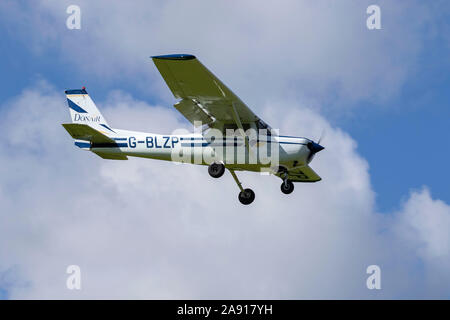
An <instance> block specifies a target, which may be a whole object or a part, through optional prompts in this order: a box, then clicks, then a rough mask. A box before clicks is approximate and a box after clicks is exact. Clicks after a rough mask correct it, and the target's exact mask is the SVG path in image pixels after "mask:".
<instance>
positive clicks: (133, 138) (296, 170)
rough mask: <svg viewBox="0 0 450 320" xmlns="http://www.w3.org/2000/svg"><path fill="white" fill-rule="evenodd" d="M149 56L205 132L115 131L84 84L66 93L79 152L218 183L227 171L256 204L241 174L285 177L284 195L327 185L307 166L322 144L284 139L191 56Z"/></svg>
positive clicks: (244, 198) (242, 197)
mask: <svg viewBox="0 0 450 320" xmlns="http://www.w3.org/2000/svg"><path fill="white" fill-rule="evenodd" d="M151 58H152V59H153V62H154V63H155V65H156V67H157V68H158V70H159V72H160V73H161V75H162V77H163V78H164V80H165V82H166V84H167V85H168V87H169V89H170V90H171V91H172V93H173V95H174V96H175V98H176V99H179V101H178V102H177V103H175V105H174V107H175V108H176V109H177V110H178V111H179V112H181V114H182V115H183V116H184V117H186V119H187V120H189V121H190V122H191V123H193V124H194V128H200V130H197V131H199V132H195V130H194V133H186V134H170V135H161V134H154V133H146V132H136V131H129V130H122V129H116V128H112V127H110V126H109V125H108V123H107V122H106V120H105V119H104V118H103V116H102V114H101V113H100V111H99V110H98V109H97V107H96V106H95V104H94V102H93V101H92V99H91V98H90V97H89V95H88V93H87V91H86V88H85V87H83V88H82V89H75V90H66V91H65V93H66V96H67V102H68V104H69V110H70V115H71V118H72V123H64V124H63V126H64V128H65V129H66V130H67V132H69V134H70V135H71V136H72V137H73V138H74V139H75V145H76V146H77V147H79V148H81V149H83V150H89V151H92V152H93V153H95V154H96V155H98V156H100V157H102V158H104V159H113V160H127V159H128V157H129V156H131V157H142V158H150V159H159V160H168V161H178V162H187V163H194V164H201V165H207V166H208V172H209V174H210V175H211V177H213V178H219V177H221V176H222V175H223V174H224V172H225V171H226V170H228V171H229V172H230V173H231V175H232V177H233V178H234V180H235V182H236V184H237V185H238V187H239V189H240V192H239V197H238V198H239V201H240V202H241V203H242V204H245V205H248V204H250V203H252V202H253V200H254V199H255V193H254V192H253V190H251V189H248V188H246V189H244V188H243V187H242V184H241V182H240V181H239V179H238V177H237V175H236V173H235V171H239V170H246V171H266V172H269V173H272V174H274V175H276V176H278V177H279V178H281V179H282V180H283V182H282V183H281V191H282V192H283V193H285V194H289V193H291V192H292V191H293V190H294V184H293V182H316V181H320V180H321V178H320V177H319V175H317V174H316V173H315V172H314V171H313V169H311V167H310V166H309V163H310V162H311V160H312V159H313V157H314V155H315V154H316V153H317V152H319V151H321V150H323V149H324V147H322V146H321V145H320V139H319V141H318V142H314V141H313V140H311V139H307V138H302V137H293V136H281V135H278V132H277V130H274V129H272V128H271V127H269V126H268V125H267V124H266V123H265V122H264V121H262V120H261V119H260V118H259V117H258V116H256V115H255V114H254V113H253V112H252V111H251V110H250V108H249V107H248V106H247V105H245V103H243V102H242V101H241V99H239V97H237V96H236V95H235V94H234V93H233V92H232V91H231V90H230V89H229V88H228V87H227V86H225V85H224V84H223V83H222V82H221V81H220V80H219V79H218V78H217V77H216V76H214V75H213V74H212V73H211V72H210V71H209V70H208V69H207V68H206V67H205V66H204V65H203V64H202V63H201V62H200V61H199V60H198V59H197V58H196V57H195V56H193V55H189V54H171V55H162V56H153V57H151Z"/></svg>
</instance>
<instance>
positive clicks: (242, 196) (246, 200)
mask: <svg viewBox="0 0 450 320" xmlns="http://www.w3.org/2000/svg"><path fill="white" fill-rule="evenodd" d="M229 170H230V173H231V175H232V176H233V179H234V181H236V184H237V185H238V187H239V189H240V190H241V192H239V196H238V199H239V201H240V202H241V203H242V204H245V205H248V204H250V203H252V202H253V200H255V193H254V192H253V190H252V189H248V188H247V189H244V188H242V183H241V182H240V181H239V179H238V177H237V176H236V173H235V172H234V170H231V169H229Z"/></svg>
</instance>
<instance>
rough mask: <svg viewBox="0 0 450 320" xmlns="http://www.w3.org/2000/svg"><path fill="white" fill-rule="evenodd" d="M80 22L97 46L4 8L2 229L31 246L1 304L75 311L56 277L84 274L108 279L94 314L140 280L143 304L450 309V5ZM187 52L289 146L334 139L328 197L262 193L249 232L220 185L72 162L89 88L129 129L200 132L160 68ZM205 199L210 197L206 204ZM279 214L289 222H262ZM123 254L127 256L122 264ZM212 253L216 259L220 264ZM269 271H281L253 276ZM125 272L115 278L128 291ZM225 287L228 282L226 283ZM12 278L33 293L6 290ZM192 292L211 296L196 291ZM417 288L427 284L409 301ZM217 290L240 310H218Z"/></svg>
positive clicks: (7, 267)
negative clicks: (72, 131)
mask: <svg viewBox="0 0 450 320" xmlns="http://www.w3.org/2000/svg"><path fill="white" fill-rule="evenodd" d="M74 3H75V2H74ZM76 3H77V4H79V5H80V7H81V10H82V28H81V30H68V29H67V28H66V25H65V22H66V19H67V16H68V15H67V14H66V12H65V9H66V8H67V6H68V5H69V4H72V2H71V1H36V2H33V5H31V4H30V2H27V1H18V2H16V1H3V2H2V3H1V4H0V36H1V39H2V41H1V42H0V49H1V52H2V54H1V59H0V70H1V71H2V76H1V77H0V99H1V102H2V103H1V104H0V110H1V111H2V112H3V113H4V114H5V115H6V116H5V117H4V120H2V121H3V122H0V125H1V126H2V130H3V131H2V132H3V134H4V136H5V137H6V140H5V139H4V141H3V142H2V143H3V144H2V145H1V147H2V148H3V150H8V152H4V153H3V155H2V156H1V157H0V163H1V162H2V161H4V162H5V163H7V164H8V167H6V166H3V169H2V170H4V171H0V175H1V173H2V172H3V173H4V175H3V176H2V179H3V180H0V181H1V183H0V200H1V199H2V197H4V199H9V200H8V201H6V200H5V203H4V204H3V206H4V207H3V208H2V209H3V210H2V211H3V212H11V214H10V215H8V214H5V216H1V215H0V217H1V218H2V219H5V221H7V223H5V224H4V228H5V230H14V231H15V233H14V234H11V235H10V236H9V238H7V240H5V241H3V242H4V243H6V242H8V243H13V244H14V245H13V246H10V247H9V248H4V249H5V250H4V252H5V253H4V255H2V254H3V253H2V251H1V250H0V280H1V281H0V298H5V297H55V296H56V297H69V298H71V297H73V296H70V293H67V292H66V291H61V288H60V287H59V286H58V284H56V283H55V281H54V280H52V279H53V278H52V273H50V272H57V270H59V269H60V268H63V267H61V266H65V265H66V264H67V263H73V260H76V261H80V262H79V263H80V264H83V265H84V266H91V269H90V272H91V281H98V282H95V284H96V285H97V287H98V289H96V290H91V291H88V290H87V291H85V294H86V296H80V297H87V298H92V297H93V298H99V297H100V298H102V297H122V296H120V294H117V295H114V294H112V293H111V287H110V286H111V284H110V283H108V282H107V281H106V280H104V278H107V277H108V276H109V277H115V274H116V273H112V272H113V271H114V272H118V273H120V274H121V272H123V270H132V271H129V272H128V273H130V274H136V278H132V279H128V278H127V276H126V275H122V277H118V279H119V278H120V279H122V278H123V279H125V280H123V281H124V283H127V285H128V284H130V285H129V287H127V288H126V289H124V292H123V294H124V295H126V294H128V295H126V296H127V297H129V296H131V297H152V298H155V297H156V298H161V297H162V298H165V297H168V298H172V297H176V298H192V297H194V298H210V297H212V298H214V297H216V298H222V297H234V296H233V292H236V290H241V291H240V292H242V296H241V297H243V298H248V297H259V298H267V297H269V298H270V297H275V298H278V297H283V298H298V297H301V298H311V297H312V298H323V297H325V298H336V297H339V298H348V297H350V298H355V297H356V298H358V297H363V298H377V297H385V298H392V297H394V298H399V297H400V298H403V297H407V298H408V297H418V298H423V297H437V298H440V297H447V298H448V292H449V291H448V285H447V286H446V285H445V281H443V280H442V279H444V280H445V279H450V274H449V273H448V268H446V266H449V265H450V253H449V252H448V251H449V249H450V248H448V246H449V245H450V244H449V243H448V242H449V241H448V239H449V238H448V234H449V233H448V226H449V222H450V218H449V217H450V210H449V205H448V204H449V202H450V189H449V188H448V180H449V179H450V174H449V170H448V169H447V163H448V162H449V161H448V159H449V151H448V148H447V145H448V143H447V141H448V138H449V136H450V129H449V128H450V127H449V116H450V109H449V104H450V91H449V88H450V59H449V50H450V36H449V34H450V25H449V21H450V10H449V9H450V5H449V4H448V2H447V1H433V2H432V3H431V2H430V3H423V2H422V1H409V2H408V3H406V2H393V1H375V2H373V1H360V2H357V3H355V2H354V1H341V2H339V4H337V2H333V5H330V3H329V1H326V0H323V1H317V2H314V3H311V2H308V1H288V0H286V1H284V5H282V6H277V7H273V8H272V7H270V6H269V5H260V4H259V2H257V1H245V2H243V3H242V5H241V6H240V7H237V6H233V5H231V4H230V3H229V2H227V1H216V2H213V1H199V2H196V3H192V2H189V1H178V2H176V1H167V2H165V3H164V4H160V3H150V2H148V1H136V2H135V3H133V4H132V5H130V4H125V3H115V4H109V3H108V5H105V2H104V1H76ZM373 3H376V4H379V5H380V7H381V12H382V20H381V21H382V30H373V31H369V30H367V28H366V25H365V20H366V18H367V14H366V13H365V10H366V7H367V6H368V5H369V4H373ZM230 22H231V23H230ZM177 52H178V53H192V54H195V55H196V56H197V57H198V58H199V59H200V60H201V61H202V62H203V63H204V64H205V65H206V66H207V67H208V68H209V69H210V70H212V71H213V72H214V73H215V74H216V75H217V76H218V77H219V78H221V79H222V80H223V81H224V83H226V84H227V85H228V86H229V87H230V88H231V89H232V90H233V91H234V92H235V93H237V94H238V95H239V96H240V97H241V99H242V100H243V101H245V102H246V103H247V104H248V105H249V107H250V108H252V110H254V111H255V112H256V113H257V114H258V115H260V116H261V117H262V118H263V119H264V120H266V121H267V122H268V123H270V124H271V125H272V126H274V127H277V126H280V127H281V128H283V129H284V130H286V132H285V131H283V132H284V133H285V134H302V135H306V136H308V137H311V138H317V137H318V135H319V134H320V131H321V130H322V129H324V128H325V129H326V130H327V132H326V136H325V139H324V141H323V145H324V146H325V147H326V149H325V151H324V152H322V153H321V154H320V155H319V156H318V157H316V159H315V160H314V162H313V163H312V167H313V168H315V169H317V170H318V172H319V173H320V175H321V176H322V177H323V178H324V181H323V183H322V182H321V184H317V185H314V186H301V187H299V188H298V189H299V191H298V193H296V194H295V198H291V199H290V200H284V198H281V196H279V195H278V193H277V194H276V195H274V194H272V191H270V190H272V189H271V188H272V187H273V186H274V185H276V184H277V183H278V182H277V181H272V180H265V181H267V182H265V183H261V181H260V180H259V179H261V178H262V177H259V176H256V177H255V176H252V175H245V174H244V175H243V176H244V177H245V181H246V182H247V181H248V183H249V184H252V185H254V186H255V188H256V189H255V191H257V194H258V195H261V196H260V197H259V198H258V197H257V200H259V201H260V202H259V204H256V205H255V206H254V207H252V208H250V209H249V211H246V212H244V211H243V209H242V208H240V207H237V206H234V202H233V200H236V199H234V198H235V191H236V190H235V186H234V185H233V184H232V182H230V181H228V180H224V182H222V184H221V183H217V184H211V181H210V180H209V179H208V177H207V175H205V174H204V173H205V170H202V169H201V168H197V167H193V168H192V169H187V168H183V169H181V168H180V167H172V166H170V165H169V164H166V163H160V162H155V161H150V162H145V163H143V162H141V161H139V160H136V161H134V160H132V161H124V162H129V163H125V164H124V163H117V162H114V161H113V162H104V161H101V160H100V159H97V158H94V156H92V157H89V156H90V155H87V154H86V153H82V152H81V151H78V150H75V148H73V146H72V141H71V140H70V139H69V137H68V136H67V135H66V133H65V132H64V131H63V130H62V129H61V128H60V123H61V122H64V121H68V120H69V113H68V111H67V108H66V106H65V97H64V94H63V92H64V90H65V89H67V88H80V87H81V86H86V87H87V89H88V92H89V93H90V95H91V96H92V98H93V99H94V101H95V102H96V103H97V104H98V105H99V106H100V107H101V108H102V110H103V111H104V114H105V115H106V117H107V118H108V119H109V120H108V121H109V124H110V125H111V126H118V127H125V128H126V129H135V128H136V129H141V130H142V129H147V130H148V131H152V130H155V131H156V132H164V131H163V130H166V132H169V133H170V132H172V131H173V130H174V129H176V127H177V126H186V121H185V120H184V119H182V117H181V116H180V115H179V114H177V113H176V112H175V111H174V108H173V107H172V104H173V103H174V102H175V99H173V97H172V96H171V95H170V92H169V90H168V89H167V87H166V86H165V83H164V82H163V80H162V78H161V77H160V75H159V73H158V71H157V69H156V67H155V66H154V65H153V63H152V61H151V59H150V58H149V56H151V55H157V54H163V53H177ZM41 110H44V112H42V111H41ZM41 117H42V118H41ZM14 119H20V122H18V124H17V126H14V125H13V124H12V123H11V121H14ZM36 119H39V121H36ZM133 126H136V127H133ZM31 137H32V138H31ZM41 141H46V144H45V146H44V145H41V143H42V142H41ZM36 146H41V148H38V149H36ZM355 146H356V147H355ZM27 147H29V148H30V151H29V152H28V151H27ZM36 150H38V151H37V152H35V151H36ZM12 172H16V174H15V175H13V174H11V173H12ZM112 173H116V174H115V175H114V174H112ZM180 175H181V176H182V178H180ZM189 179H191V180H189ZM187 181H192V182H191V183H192V185H193V186H198V188H199V189H196V192H193V190H194V189H195V188H194V187H192V190H190V189H191V184H189V186H188V187H186V185H184V184H183V182H187ZM24 185H27V186H29V187H30V188H32V189H33V190H35V194H34V195H32V196H29V195H28V194H27V193H25V190H22V188H21V186H24ZM205 185H208V188H205V187H204V186H205ZM55 186H56V187H55ZM6 187H8V188H6ZM278 187H279V186H278V185H277V186H276V190H277V191H278ZM172 188H175V191H173V192H175V193H176V194H177V196H179V199H178V198H177V199H178V200H173V199H174V198H173V197H172V196H171V195H172ZM296 188H297V186H296ZM205 189H207V190H205ZM147 191H148V192H147ZM205 194H206V195H207V196H205ZM228 194H229V195H230V198H228V197H226V196H224V195H228ZM110 195H114V198H111V196H110ZM200 195H201V196H200ZM197 196H198V197H197ZM147 197H148V199H149V200H148V201H147V202H145V201H144V200H143V199H147ZM42 199H52V200H54V201H48V202H47V201H46V203H45V204H44V201H42ZM74 199H82V200H80V203H78V204H76V203H75V204H74ZM111 199H113V200H111ZM205 199H209V201H208V200H205ZM230 199H231V200H230ZM318 202H320V204H319V203H318ZM18 203H19V204H18ZM93 203H96V204H97V205H96V207H95V208H92V209H83V210H80V207H81V205H84V206H85V207H89V206H90V205H92V204H93ZM167 203H171V206H170V207H167V206H166V204H167ZM217 203H222V204H223V205H222V207H221V208H220V209H218V210H217V212H216V214H214V215H211V216H209V215H206V214H205V212H211V211H214V210H213V209H211V208H212V206H214V205H216V204H217ZM68 204H70V205H68ZM78 206H80V207H78ZM89 208H90V207H89ZM270 209H273V210H274V211H276V212H277V214H276V215H275V214H274V215H270V214H269V213H262V212H266V211H267V212H269V210H270ZM124 212H125V213H126V217H127V218H126V219H125V218H123V213H124ZM155 212H156V213H160V212H164V213H165V215H164V217H159V218H158V215H157V214H155V215H153V213H155ZM278 212H285V213H286V216H283V218H280V216H279V213H278ZM313 212H314V215H313V214H311V213H313ZM428 214H430V215H431V216H429V215H428ZM56 217H57V218H56ZM19 218H20V219H19ZM233 221H237V222H238V223H237V224H238V225H235V224H233ZM144 226H145V227H144ZM160 226H161V227H160ZM146 227H147V228H148V230H147V228H146ZM161 230H165V231H166V232H165V233H164V234H160V232H161ZM230 230H232V231H230ZM313 230H314V231H313ZM1 231H2V229H1V227H0V233H1ZM4 234H5V235H4V236H5V237H6V233H4ZM350 234H351V235H350ZM66 235H68V236H66ZM80 235H82V238H83V240H77V239H78V237H79V236H80ZM172 235H177V236H173V237H172ZM263 235H264V236H263ZM61 237H63V238H64V239H63V240H62V238H61ZM11 238H12V239H11ZM0 240H1V239H0ZM97 240H98V243H97ZM58 241H61V244H60V245H58V244H57V243H58ZM88 241H91V242H88ZM127 241H129V242H127ZM1 242H2V241H0V243H1ZM140 242H142V244H136V243H140ZM92 243H95V244H94V245H92ZM124 243H126V244H128V246H126V245H124ZM147 243H158V244H161V245H160V248H159V247H152V245H148V246H147V245H146V244H147ZM205 243H206V244H205ZM261 243H262V244H263V246H262V247H264V245H265V246H266V248H269V249H268V250H270V248H272V249H273V250H274V252H275V251H277V252H279V255H280V256H276V254H274V255H275V256H276V257H278V258H277V259H278V260H277V259H275V258H274V259H273V260H274V261H275V262H274V261H272V262H270V263H267V261H265V260H259V259H261V256H262V255H263V253H262V252H260V251H258V250H259V249H255V250H256V251H255V252H254V254H248V250H250V248H255V247H258V248H259V247H260V244H261ZM304 243H307V244H308V246H303V245H302V244H304ZM354 243H358V245H357V246H354ZM63 244H64V245H63ZM112 245H113V246H115V248H116V250H117V252H110V250H111V249H110V246H112ZM130 246H131V247H133V248H135V249H134V250H136V253H137V254H136V255H132V254H131V253H130V251H129V250H128V249H127V248H129V247H130ZM86 247H89V248H90V250H87V252H85V251H83V250H85V248H86ZM1 248H2V247H1V246H0V249H1ZM280 248H281V249H280ZM246 250H247V251H246ZM19 251H20V252H23V254H22V255H21V254H19V253H17V252H19ZM69 251H70V253H71V254H70V255H69V253H68V252H69ZM211 251H212V252H217V255H215V254H212V257H211V258H212V260H207V261H203V260H202V257H203V256H204V255H205V254H206V253H208V252H211ZM99 252H101V253H102V254H103V253H104V256H102V257H103V260H97V254H98V253H99ZM185 252H191V253H192V254H193V255H194V256H196V257H197V258H198V259H199V260H201V261H203V265H197V264H195V263H194V262H192V261H189V262H186V263H185V264H183V265H180V266H178V265H177V262H178V259H181V258H182V257H184V258H186V259H187V261H188V260H189V259H190V257H186V253H185ZM146 253H148V255H149V256H151V258H148V260H147V255H146ZM222 253H223V255H221V254H222ZM297 253H298V254H297ZM116 254H117V257H116V256H115V255H116ZM258 254H259V255H258ZM291 254H292V256H291ZM304 256H307V257H309V259H308V261H309V262H308V263H305V262H304V259H303V257H304ZM180 257H181V258H180ZM2 259H3V261H2ZM77 259H78V260H77ZM119 259H122V260H121V261H127V262H117V261H118V260H119ZM140 259H142V261H141V260H140ZM284 259H286V260H284ZM37 261H48V262H47V263H46V264H43V263H42V265H41V264H40V263H37ZM69 261H70V262H69ZM128 261H129V262H128ZM231 261H234V263H231ZM236 261H238V262H236ZM374 261H375V262H377V261H380V262H379V264H380V265H381V266H382V269H383V268H384V269H383V270H385V271H383V272H385V275H386V278H387V279H388V281H392V286H391V287H389V285H388V286H387V289H386V291H385V292H384V294H385V295H384V296H383V295H378V296H377V295H376V294H375V293H373V292H370V293H367V292H366V291H364V290H365V288H361V287H360V286H359V284H358V283H353V282H352V280H351V279H353V278H357V279H359V278H362V279H363V278H364V277H365V274H364V273H363V274H362V275H360V276H354V275H355V274H358V272H359V271H358V270H360V269H361V270H365V269H364V268H365V266H366V265H367V264H369V263H373V262H374ZM256 262H257V263H258V265H261V264H262V263H267V265H266V266H265V267H262V268H261V270H260V271H259V273H258V272H257V273H255V274H253V270H254V264H253V263H256ZM287 262H289V265H290V266H289V267H285V265H286V263H287ZM108 263H109V264H112V265H114V266H115V267H111V273H108V272H106V271H105V268H104V265H107V264H108ZM278 263H279V264H278ZM116 264H117V266H116ZM35 265H36V268H37V269H36V270H35V269H33V268H34V267H35ZM204 265H208V269H203V267H204ZM360 267H361V268H360ZM58 268H59V269H58ZM86 268H87V267H86ZM141 268H142V269H141ZM222 268H227V272H224V276H223V278H221V279H216V277H215V275H216V274H217V272H222V271H223V269H222ZM284 268H286V269H284ZM63 269H64V268H63ZM11 270H13V271H14V281H11V280H8V279H7V278H6V276H5V275H9V274H11ZM55 270H56V271H55ZM210 270H212V271H213V272H210ZM241 270H242V274H243V275H247V276H248V277H249V279H252V277H257V276H264V275H266V274H269V273H270V274H271V275H272V276H273V280H271V279H269V278H267V279H266V280H267V281H266V282H264V281H263V282H262V283H263V284H264V285H261V287H260V288H253V289H254V290H253V289H248V288H247V287H248V286H247V287H245V288H240V287H239V286H240V285H242V286H244V284H245V283H246V282H245V281H240V280H239V276H238V274H239V272H241ZM298 270H301V271H298ZM336 270H339V271H342V272H343V274H344V276H341V275H339V274H336V273H335V271H336ZM405 270H406V271H405ZM102 272H106V273H105V274H104V277H103V276H102ZM320 272H321V273H320ZM16 273H17V274H16ZM186 274H193V275H194V276H193V277H192V280H183V279H181V278H182V276H183V275H186ZM298 274H304V275H308V276H307V278H297V276H298ZM323 274H326V275H327V277H329V278H326V280H323V277H324V276H323ZM2 275H3V276H2ZM93 275H95V280H93V279H94V276H93ZM408 275H410V276H412V277H413V278H420V279H421V281H420V282H419V283H418V284H416V285H415V286H414V285H412V284H411V285H407V284H408V283H409V282H411V279H410V278H408ZM138 276H139V277H138ZM358 277H359V278H358ZM188 278H189V277H188ZM5 279H6V280H5ZM17 279H18V280H17ZM143 279H144V280H143ZM170 279H172V280H173V279H177V280H178V282H176V281H175V280H173V281H172V280H170ZM16 280H17V281H16ZM147 280H148V281H147ZM253 280H255V279H253ZM315 280H317V281H318V282H320V285H318V282H314V281H315ZM344 280H345V281H344ZM117 281H120V280H117ZM165 281H166V282H165ZM195 281H197V282H195ZM363 281H365V280H363ZM2 282H4V283H6V284H7V285H5V284H3V285H2ZM16 282H17V283H19V284H18V285H16V286H15V285H14V283H16ZM20 283H27V286H21V285H20ZM143 283H145V284H146V285H147V287H148V288H151V290H150V291H149V292H146V291H145V288H142V287H141V286H143ZM192 283H197V284H196V285H198V287H196V288H195V289H193V288H192ZM211 283H214V284H215V285H216V287H217V288H221V289H222V290H219V289H217V290H218V291H213V290H212V289H210V287H211V286H210V284H211ZM386 283H389V282H386ZM439 283H440V284H439ZM28 284H30V285H28ZM112 287H113V286H112ZM44 288H45V289H44ZM101 288H103V289H104V290H101ZM108 288H109V289H108ZM267 288H268V289H267ZM77 297H78V296H77Z"/></svg>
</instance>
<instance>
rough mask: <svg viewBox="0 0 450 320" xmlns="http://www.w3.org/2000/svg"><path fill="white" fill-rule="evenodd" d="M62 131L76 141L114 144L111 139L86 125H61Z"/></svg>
mask: <svg viewBox="0 0 450 320" xmlns="http://www.w3.org/2000/svg"><path fill="white" fill-rule="evenodd" d="M63 127H64V129H66V130H67V132H68V133H69V134H70V135H71V136H72V138H74V139H77V140H86V141H90V142H92V143H114V144H115V143H116V142H115V141H114V140H113V139H111V138H109V137H107V136H105V135H104V134H103V133H101V132H100V131H97V130H95V129H94V128H92V127H90V126H89V125H87V124H80V123H63Z"/></svg>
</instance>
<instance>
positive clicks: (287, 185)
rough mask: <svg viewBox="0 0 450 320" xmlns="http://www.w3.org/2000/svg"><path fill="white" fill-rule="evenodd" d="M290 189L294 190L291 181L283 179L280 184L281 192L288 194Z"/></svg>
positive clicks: (290, 191)
mask: <svg viewBox="0 0 450 320" xmlns="http://www.w3.org/2000/svg"><path fill="white" fill-rule="evenodd" d="M292 191H294V184H293V183H292V181H291V180H285V181H283V183H282V184H281V192H283V193H284V194H289V193H292Z"/></svg>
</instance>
